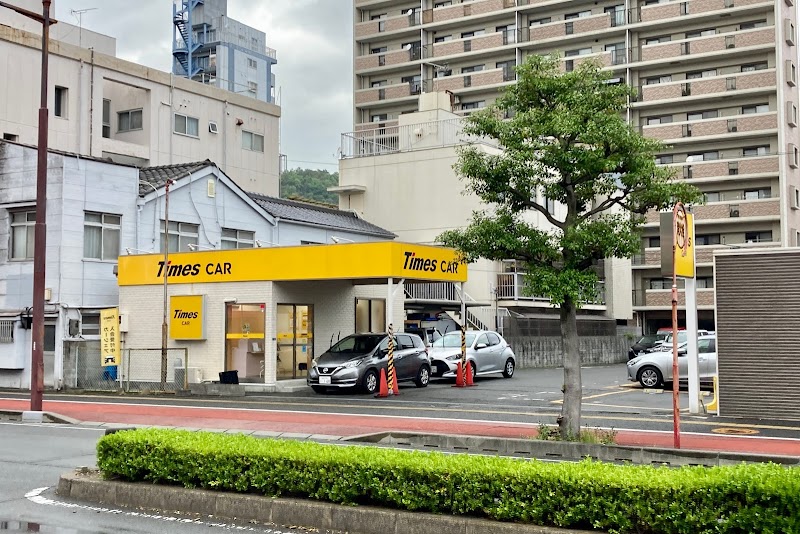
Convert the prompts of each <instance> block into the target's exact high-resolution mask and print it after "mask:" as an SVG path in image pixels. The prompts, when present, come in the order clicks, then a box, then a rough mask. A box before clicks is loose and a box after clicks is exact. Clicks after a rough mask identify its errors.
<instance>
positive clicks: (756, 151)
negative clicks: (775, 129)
mask: <svg viewBox="0 0 800 534" xmlns="http://www.w3.org/2000/svg"><path fill="white" fill-rule="evenodd" d="M768 154H769V145H762V146H751V147H746V148H743V149H742V156H744V157H746V158H751V157H754V156H766V155H768Z"/></svg>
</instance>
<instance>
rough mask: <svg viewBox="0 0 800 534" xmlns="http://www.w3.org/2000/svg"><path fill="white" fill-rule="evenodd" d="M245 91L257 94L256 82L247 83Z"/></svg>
mask: <svg viewBox="0 0 800 534" xmlns="http://www.w3.org/2000/svg"><path fill="white" fill-rule="evenodd" d="M247 91H248V92H250V93H257V92H258V84H257V83H256V82H247Z"/></svg>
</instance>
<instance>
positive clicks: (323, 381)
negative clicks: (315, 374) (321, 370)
mask: <svg viewBox="0 0 800 534" xmlns="http://www.w3.org/2000/svg"><path fill="white" fill-rule="evenodd" d="M319 383H320V384H330V383H331V377H329V376H321V377H319Z"/></svg>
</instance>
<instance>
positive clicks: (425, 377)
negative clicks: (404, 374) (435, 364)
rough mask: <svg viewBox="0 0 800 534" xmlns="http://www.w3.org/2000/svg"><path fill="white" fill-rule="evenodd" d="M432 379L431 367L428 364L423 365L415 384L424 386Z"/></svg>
mask: <svg viewBox="0 0 800 534" xmlns="http://www.w3.org/2000/svg"><path fill="white" fill-rule="evenodd" d="M430 381H431V369H430V367H428V366H427V365H421V366H420V367H419V371H417V377H416V378H415V379H414V384H416V385H417V387H418V388H424V387H425V386H427V385H428V382H430Z"/></svg>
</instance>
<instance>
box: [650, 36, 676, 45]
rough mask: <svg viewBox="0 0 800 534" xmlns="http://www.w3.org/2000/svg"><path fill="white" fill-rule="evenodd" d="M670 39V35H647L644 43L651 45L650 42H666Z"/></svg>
mask: <svg viewBox="0 0 800 534" xmlns="http://www.w3.org/2000/svg"><path fill="white" fill-rule="evenodd" d="M671 40H672V36H671V35H659V36H658V37H648V38H646V39H645V40H644V44H646V45H651V44H658V43H668V42H670V41H671Z"/></svg>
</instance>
